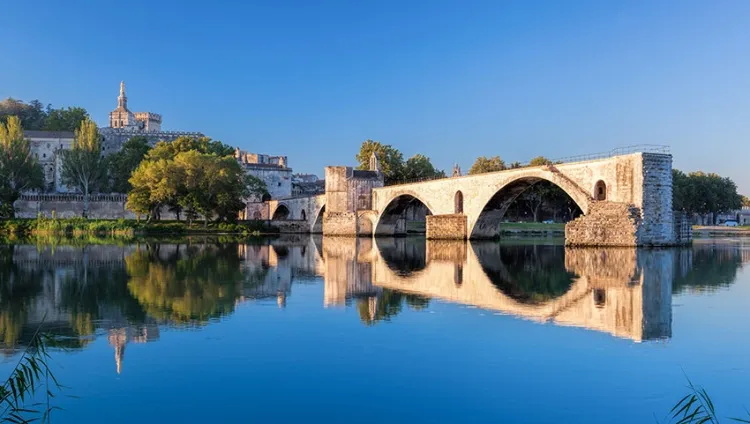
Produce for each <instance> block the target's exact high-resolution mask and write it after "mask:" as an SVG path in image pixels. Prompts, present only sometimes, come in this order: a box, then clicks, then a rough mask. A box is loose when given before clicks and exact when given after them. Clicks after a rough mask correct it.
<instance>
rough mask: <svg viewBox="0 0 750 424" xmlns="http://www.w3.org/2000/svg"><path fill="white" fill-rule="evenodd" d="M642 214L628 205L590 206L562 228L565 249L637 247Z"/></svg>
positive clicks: (612, 203) (605, 202) (608, 203)
mask: <svg viewBox="0 0 750 424" xmlns="http://www.w3.org/2000/svg"><path fill="white" fill-rule="evenodd" d="M640 225H641V212H640V210H639V209H638V208H636V207H635V206H633V205H630V204H627V203H619V202H608V201H600V202H593V203H592V204H591V206H590V208H589V213H588V214H586V215H582V216H579V217H578V218H576V219H575V220H573V221H571V222H569V223H568V224H567V225H566V226H565V244H566V245H567V246H637V245H638V244H639V243H638V231H639V227H640Z"/></svg>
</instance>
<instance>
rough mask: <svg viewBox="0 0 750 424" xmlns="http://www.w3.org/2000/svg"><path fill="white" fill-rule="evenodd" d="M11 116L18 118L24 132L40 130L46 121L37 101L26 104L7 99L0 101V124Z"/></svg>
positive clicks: (44, 113) (41, 107)
mask: <svg viewBox="0 0 750 424" xmlns="http://www.w3.org/2000/svg"><path fill="white" fill-rule="evenodd" d="M11 116H16V117H18V119H20V120H21V127H22V128H23V129H25V130H41V129H42V127H43V126H44V121H45V120H46V119H47V113H46V112H45V110H44V106H43V105H42V103H41V102H40V101H39V100H32V101H31V102H29V103H28V104H26V103H24V102H22V101H20V100H15V99H13V98H10V97H9V98H7V99H5V100H3V101H0V123H7V122H8V118H9V117H11Z"/></svg>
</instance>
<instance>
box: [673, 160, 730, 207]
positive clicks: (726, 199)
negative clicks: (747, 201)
mask: <svg viewBox="0 0 750 424" xmlns="http://www.w3.org/2000/svg"><path fill="white" fill-rule="evenodd" d="M672 207H673V209H675V210H682V211H685V212H688V213H696V214H701V215H706V214H710V213H713V214H716V213H720V212H728V211H732V210H736V209H739V208H740V207H742V196H740V195H739V194H738V193H737V185H736V184H735V183H734V181H732V180H731V179H729V178H726V177H721V176H719V175H717V174H713V173H710V174H706V173H704V172H700V171H699V172H691V173H689V174H687V175H686V174H685V173H683V172H682V171H679V170H677V169H674V170H672Z"/></svg>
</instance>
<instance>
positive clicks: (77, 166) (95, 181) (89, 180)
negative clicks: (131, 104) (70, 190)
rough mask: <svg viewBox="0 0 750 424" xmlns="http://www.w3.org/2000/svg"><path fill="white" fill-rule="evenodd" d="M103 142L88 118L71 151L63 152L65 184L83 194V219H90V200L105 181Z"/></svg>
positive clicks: (83, 122) (77, 132) (82, 123)
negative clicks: (92, 194)
mask: <svg viewBox="0 0 750 424" xmlns="http://www.w3.org/2000/svg"><path fill="white" fill-rule="evenodd" d="M101 146H102V140H101V136H100V135H99V130H98V129H97V128H96V124H95V123H94V121H92V120H90V119H88V118H86V119H84V120H83V121H81V126H80V127H79V128H78V129H77V130H76V131H75V140H74V141H73V146H72V148H71V149H70V150H63V151H62V180H63V183H65V184H67V185H69V186H73V187H76V188H78V189H79V190H80V191H81V193H83V217H84V218H87V217H88V212H89V198H90V196H91V193H92V192H93V191H95V190H98V189H99V187H100V185H101V184H102V182H103V181H104V176H105V169H104V166H103V163H104V161H103V158H102V154H101V152H102V147H101Z"/></svg>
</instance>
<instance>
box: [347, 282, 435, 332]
mask: <svg viewBox="0 0 750 424" xmlns="http://www.w3.org/2000/svg"><path fill="white" fill-rule="evenodd" d="M404 304H406V305H408V306H409V307H410V308H411V309H413V310H416V311H421V310H423V309H426V308H427V307H428V306H429V305H430V298H429V297H425V296H421V295H418V294H407V293H403V292H400V291H397V290H389V289H383V291H382V292H381V293H380V294H379V295H378V296H371V297H368V298H359V299H357V312H358V313H359V319H360V320H361V321H362V322H363V323H365V324H366V325H375V324H376V323H378V322H380V321H390V320H391V318H392V317H394V316H396V315H398V314H399V313H401V311H402V310H403V308H404Z"/></svg>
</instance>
